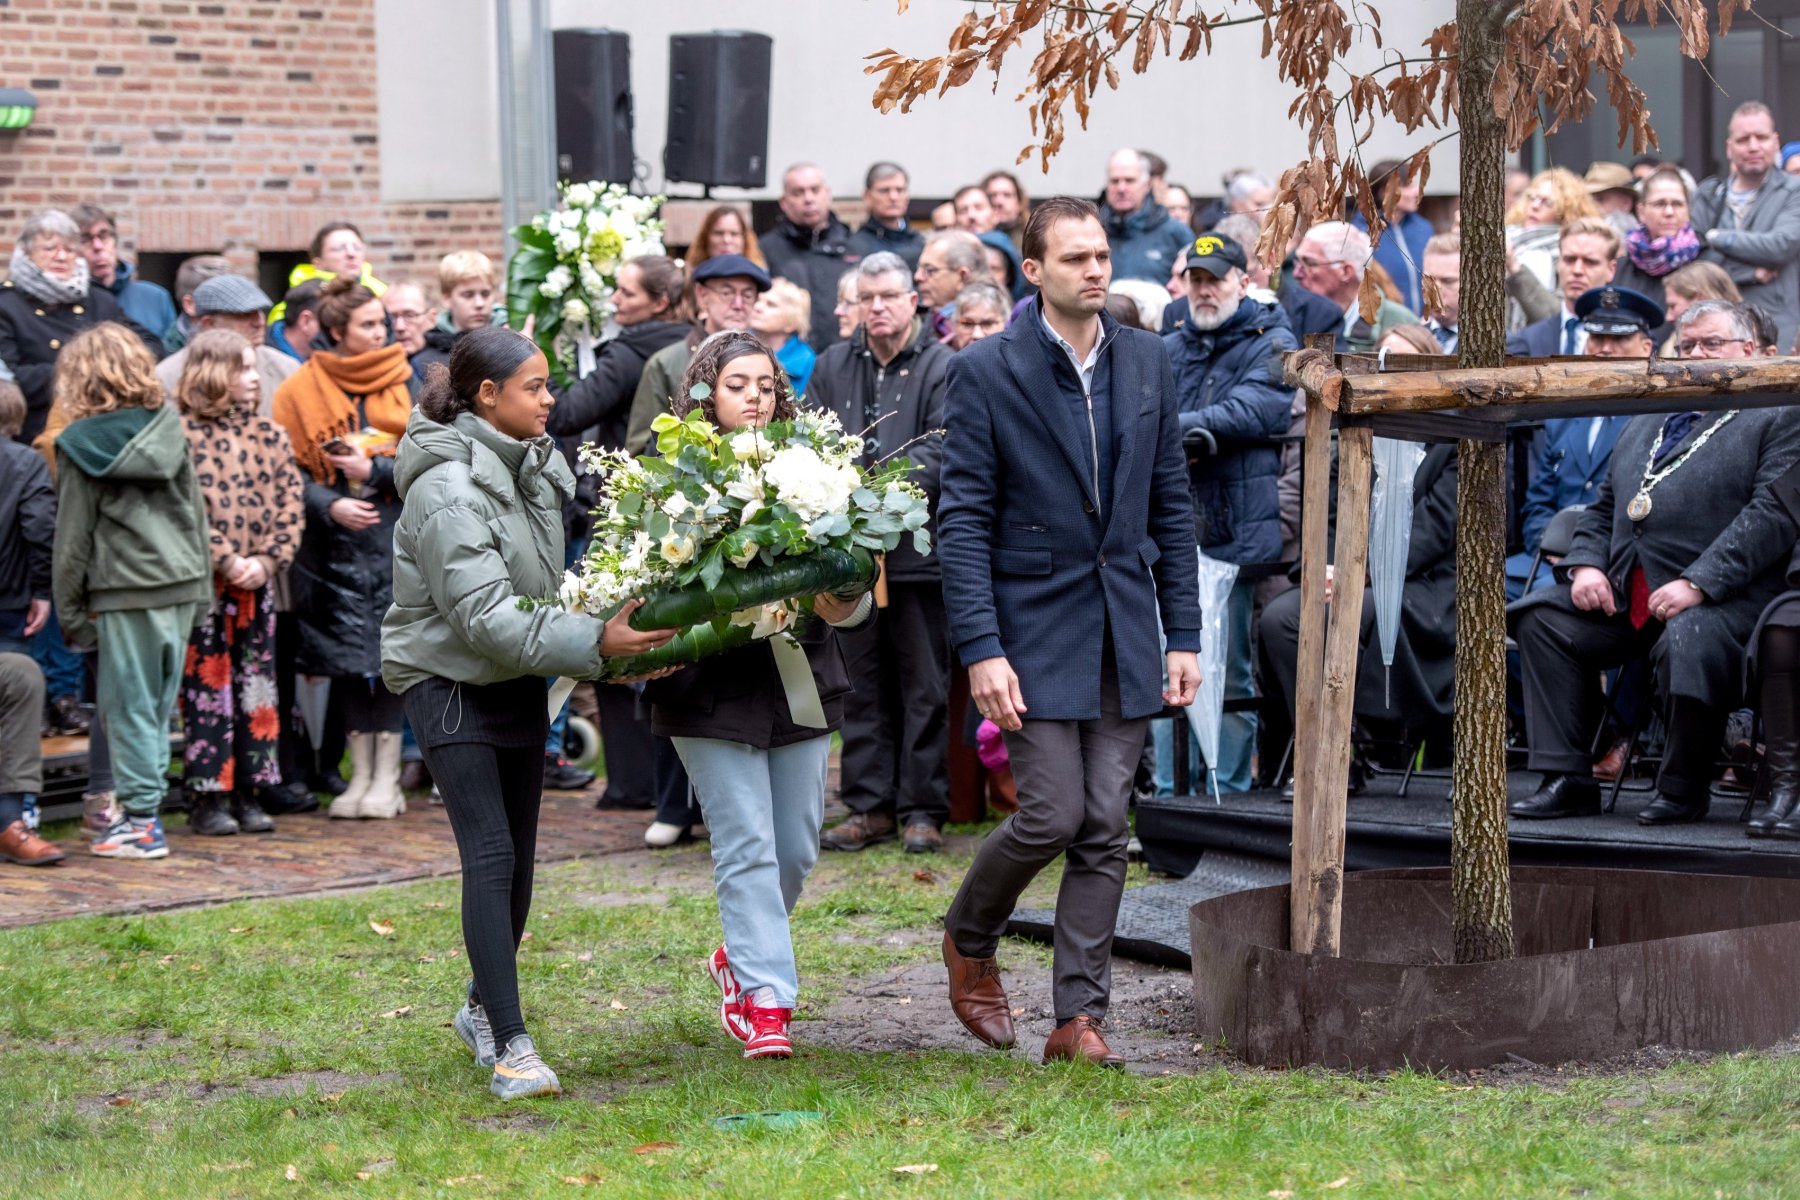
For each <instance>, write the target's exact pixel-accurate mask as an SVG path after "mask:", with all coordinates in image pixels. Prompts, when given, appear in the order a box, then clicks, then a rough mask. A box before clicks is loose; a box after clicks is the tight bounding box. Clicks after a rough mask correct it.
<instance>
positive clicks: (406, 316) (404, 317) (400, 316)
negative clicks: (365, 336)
mask: <svg viewBox="0 0 1800 1200" xmlns="http://www.w3.org/2000/svg"><path fill="white" fill-rule="evenodd" d="M388 316H390V317H392V318H394V320H396V321H406V322H408V323H411V322H413V321H423V320H424V319H425V314H424V313H423V312H421V311H420V310H418V309H416V308H402V309H398V310H396V311H394V312H391V313H389V314H388Z"/></svg>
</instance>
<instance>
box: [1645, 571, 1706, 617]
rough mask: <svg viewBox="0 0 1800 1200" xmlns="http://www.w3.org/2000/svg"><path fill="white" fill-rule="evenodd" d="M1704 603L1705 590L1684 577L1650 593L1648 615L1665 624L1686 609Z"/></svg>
mask: <svg viewBox="0 0 1800 1200" xmlns="http://www.w3.org/2000/svg"><path fill="white" fill-rule="evenodd" d="M1705 603H1706V593H1705V592H1703V591H1701V590H1700V589H1699V588H1697V587H1695V586H1694V585H1693V584H1691V583H1689V582H1688V581H1687V580H1685V579H1677V580H1675V581H1674V582H1672V583H1665V584H1663V585H1662V586H1661V587H1659V588H1657V589H1656V590H1655V591H1654V592H1651V593H1650V615H1651V616H1653V617H1655V618H1656V619H1657V620H1659V621H1662V622H1664V623H1665V624H1666V623H1667V622H1669V621H1673V620H1674V619H1675V618H1676V617H1678V616H1680V615H1681V614H1682V613H1684V612H1686V611H1687V610H1688V609H1690V608H1694V607H1696V606H1697V605H1701V604H1705Z"/></svg>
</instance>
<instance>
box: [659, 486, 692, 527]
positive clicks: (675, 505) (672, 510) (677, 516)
mask: <svg viewBox="0 0 1800 1200" xmlns="http://www.w3.org/2000/svg"><path fill="white" fill-rule="evenodd" d="M662 510H663V511H664V512H665V513H668V514H669V519H670V520H671V521H679V520H681V518H683V517H685V516H686V515H687V511H688V498H687V497H686V496H683V495H682V494H681V493H680V492H677V493H675V494H674V495H673V496H670V497H669V498H668V499H667V500H664V501H663V502H662Z"/></svg>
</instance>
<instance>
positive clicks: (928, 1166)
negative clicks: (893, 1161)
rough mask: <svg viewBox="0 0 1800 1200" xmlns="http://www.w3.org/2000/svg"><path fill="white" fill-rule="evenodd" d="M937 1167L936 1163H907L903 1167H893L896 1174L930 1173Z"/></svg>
mask: <svg viewBox="0 0 1800 1200" xmlns="http://www.w3.org/2000/svg"><path fill="white" fill-rule="evenodd" d="M937 1169H938V1165H937V1164H936V1163H908V1164H907V1165H906V1166H904V1167H895V1168H893V1171H894V1174H896V1175H931V1174H934V1173H935V1172H936V1171H937Z"/></svg>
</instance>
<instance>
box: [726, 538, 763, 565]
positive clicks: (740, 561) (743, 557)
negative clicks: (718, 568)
mask: <svg viewBox="0 0 1800 1200" xmlns="http://www.w3.org/2000/svg"><path fill="white" fill-rule="evenodd" d="M761 550H762V547H761V546H759V545H757V544H756V543H755V542H745V543H744V552H743V553H742V554H728V555H726V556H725V557H726V558H728V559H729V560H730V561H731V565H732V566H734V567H747V566H749V565H750V560H751V559H753V558H755V557H756V556H757V554H758V553H759V552H760V551H761Z"/></svg>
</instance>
